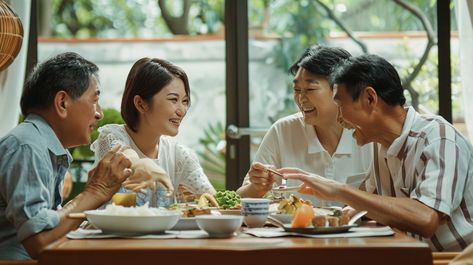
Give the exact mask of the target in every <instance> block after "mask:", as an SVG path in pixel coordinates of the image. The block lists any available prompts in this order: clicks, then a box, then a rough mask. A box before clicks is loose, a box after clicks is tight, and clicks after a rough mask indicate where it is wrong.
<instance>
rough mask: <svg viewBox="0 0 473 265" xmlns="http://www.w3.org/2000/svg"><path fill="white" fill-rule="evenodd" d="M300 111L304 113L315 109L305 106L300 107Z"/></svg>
mask: <svg viewBox="0 0 473 265" xmlns="http://www.w3.org/2000/svg"><path fill="white" fill-rule="evenodd" d="M302 111H303V112H304V113H311V112H314V111H315V108H314V107H305V108H302Z"/></svg>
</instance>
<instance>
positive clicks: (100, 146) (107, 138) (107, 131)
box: [90, 125, 129, 161]
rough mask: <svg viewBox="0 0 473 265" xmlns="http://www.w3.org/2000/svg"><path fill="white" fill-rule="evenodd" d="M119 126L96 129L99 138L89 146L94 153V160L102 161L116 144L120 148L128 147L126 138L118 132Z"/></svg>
mask: <svg viewBox="0 0 473 265" xmlns="http://www.w3.org/2000/svg"><path fill="white" fill-rule="evenodd" d="M119 126H120V125H112V126H111V125H105V126H103V127H100V128H99V129H98V131H99V136H98V137H97V140H95V141H94V142H93V143H92V144H91V145H90V149H91V150H92V151H93V152H94V153H95V160H96V161H99V160H100V159H102V158H103V157H104V156H105V154H107V152H108V151H110V150H111V149H112V148H113V147H114V146H116V145H117V144H119V145H121V146H122V147H129V143H127V141H126V136H125V135H123V133H122V132H120V127H119Z"/></svg>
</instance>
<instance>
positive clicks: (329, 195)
mask: <svg viewBox="0 0 473 265" xmlns="http://www.w3.org/2000/svg"><path fill="white" fill-rule="evenodd" d="M278 172H279V173H282V174H283V175H284V178H285V179H298V180H300V181H302V182H303V184H302V185H301V186H300V189H299V192H300V193H304V194H308V195H312V196H315V197H317V198H318V199H321V200H330V201H339V198H338V195H339V190H340V188H341V187H342V186H343V184H342V183H339V182H336V181H334V180H331V179H326V178H323V177H321V176H319V175H316V174H311V173H308V172H305V171H304V170H301V169H298V168H281V169H278Z"/></svg>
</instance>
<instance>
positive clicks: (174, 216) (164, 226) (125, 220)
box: [84, 210, 181, 234]
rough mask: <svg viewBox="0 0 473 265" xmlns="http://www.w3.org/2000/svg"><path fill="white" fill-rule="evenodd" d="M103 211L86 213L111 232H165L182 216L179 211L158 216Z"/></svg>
mask: <svg viewBox="0 0 473 265" xmlns="http://www.w3.org/2000/svg"><path fill="white" fill-rule="evenodd" d="M101 212H102V210H91V211H85V212H84V213H85V215H86V216H87V220H89V222H90V223H91V224H92V225H94V226H95V227H97V228H99V229H101V230H102V231H103V232H104V233H109V234H159V233H164V231H166V230H169V229H171V228H172V227H173V226H174V225H176V223H177V221H179V218H180V216H181V214H180V213H178V212H169V213H167V214H166V215H157V216H120V215H107V214H103V213H101Z"/></svg>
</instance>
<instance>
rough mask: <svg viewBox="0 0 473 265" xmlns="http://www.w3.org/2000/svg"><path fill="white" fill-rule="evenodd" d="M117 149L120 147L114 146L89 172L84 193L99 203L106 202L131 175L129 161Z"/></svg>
mask: <svg viewBox="0 0 473 265" xmlns="http://www.w3.org/2000/svg"><path fill="white" fill-rule="evenodd" d="M119 149H120V146H115V147H114V148H113V149H112V150H110V151H109V152H108V153H107V154H106V155H105V156H104V157H103V158H102V160H100V162H99V163H98V164H97V166H96V167H95V168H94V169H92V170H91V171H90V172H89V178H88V180H87V184H86V185H85V188H84V191H85V192H88V193H91V194H93V195H94V196H96V198H98V199H99V201H100V202H101V203H105V202H106V201H108V200H109V199H110V198H111V197H112V195H113V194H115V193H116V192H117V191H118V189H119V188H120V186H121V184H122V182H123V181H125V179H126V178H128V176H130V174H131V169H130V167H131V161H130V160H129V159H128V158H126V156H125V155H124V154H123V153H121V152H119V151H118V150H119Z"/></svg>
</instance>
